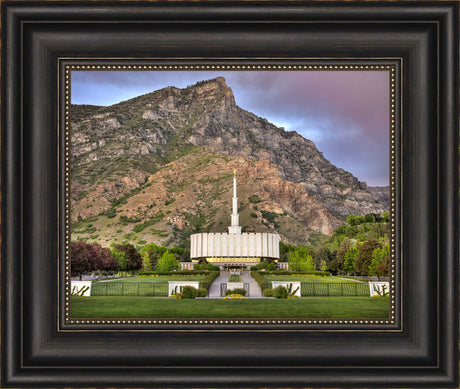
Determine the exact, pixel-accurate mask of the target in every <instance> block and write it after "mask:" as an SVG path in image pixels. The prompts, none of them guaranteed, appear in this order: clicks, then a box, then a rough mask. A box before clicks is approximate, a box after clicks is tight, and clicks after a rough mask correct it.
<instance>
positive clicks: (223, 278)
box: [208, 271, 262, 298]
mask: <svg viewBox="0 0 460 389" xmlns="http://www.w3.org/2000/svg"><path fill="white" fill-rule="evenodd" d="M229 277H230V273H229V272H228V271H221V272H220V276H219V277H217V278H216V279H215V281H214V282H213V283H212V285H211V287H210V288H209V294H208V296H209V298H220V297H221V295H220V284H222V283H226V282H228V278H229ZM240 277H241V281H242V282H245V283H248V284H249V297H255V298H260V297H262V292H261V290H260V288H259V284H258V283H257V281H256V280H255V279H254V278H252V277H251V276H250V275H249V272H242V273H241V274H240Z"/></svg>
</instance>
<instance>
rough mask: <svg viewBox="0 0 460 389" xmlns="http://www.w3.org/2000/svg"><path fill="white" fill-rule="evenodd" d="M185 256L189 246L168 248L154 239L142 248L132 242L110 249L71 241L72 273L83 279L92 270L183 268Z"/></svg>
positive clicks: (103, 272) (111, 272)
mask: <svg viewBox="0 0 460 389" xmlns="http://www.w3.org/2000/svg"><path fill="white" fill-rule="evenodd" d="M183 260H187V261H189V260H190V250H189V249H183V248H178V247H175V248H171V249H168V248H166V247H164V246H157V245H155V244H153V243H152V244H147V245H145V246H143V247H142V248H141V250H140V251H138V250H137V249H136V248H135V247H134V246H133V245H132V244H130V243H127V244H119V245H113V246H112V247H111V249H108V248H106V247H102V246H101V245H100V244H98V243H86V242H84V241H82V240H78V241H74V242H71V244H70V262H71V275H72V277H79V279H80V280H81V278H82V275H83V274H86V273H91V272H100V273H102V274H104V275H109V274H115V273H117V272H119V271H121V272H133V271H138V270H140V269H143V270H144V271H159V272H167V271H173V270H180V263H179V262H180V261H183Z"/></svg>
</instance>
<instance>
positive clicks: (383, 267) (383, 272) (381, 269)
mask: <svg viewBox="0 0 460 389" xmlns="http://www.w3.org/2000/svg"><path fill="white" fill-rule="evenodd" d="M375 273H376V274H377V277H379V278H380V277H388V275H389V274H390V256H389V255H387V256H386V257H385V260H384V261H383V263H381V264H380V265H378V266H377V269H375Z"/></svg>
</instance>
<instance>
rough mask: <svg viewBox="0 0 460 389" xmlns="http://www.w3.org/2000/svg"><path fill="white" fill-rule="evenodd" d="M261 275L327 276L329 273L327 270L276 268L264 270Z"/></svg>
mask: <svg viewBox="0 0 460 389" xmlns="http://www.w3.org/2000/svg"><path fill="white" fill-rule="evenodd" d="M263 275H265V276H321V277H329V276H330V275H331V273H329V272H328V271H319V270H315V271H307V272H300V271H299V272H296V271H289V270H277V271H264V272H263Z"/></svg>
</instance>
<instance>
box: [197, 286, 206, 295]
mask: <svg viewBox="0 0 460 389" xmlns="http://www.w3.org/2000/svg"><path fill="white" fill-rule="evenodd" d="M207 295H208V290H207V289H206V288H198V290H197V293H196V297H206V296H207Z"/></svg>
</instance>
